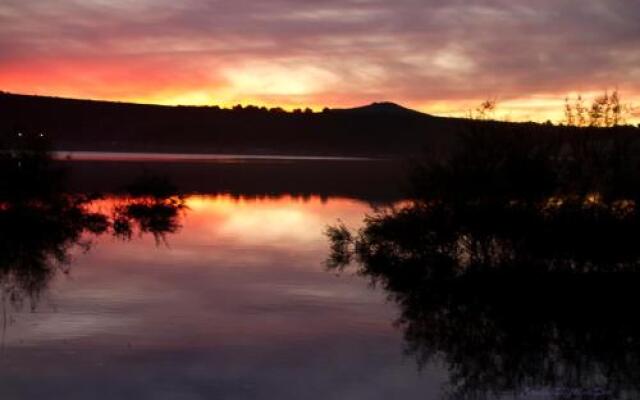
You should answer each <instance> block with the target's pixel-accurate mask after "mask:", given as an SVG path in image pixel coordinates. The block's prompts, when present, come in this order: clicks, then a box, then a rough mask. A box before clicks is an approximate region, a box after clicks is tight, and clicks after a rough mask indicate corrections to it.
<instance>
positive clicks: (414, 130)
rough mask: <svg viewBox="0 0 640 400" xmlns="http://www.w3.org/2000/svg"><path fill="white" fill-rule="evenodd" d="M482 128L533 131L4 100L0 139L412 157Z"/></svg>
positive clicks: (380, 117)
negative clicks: (26, 136) (25, 136)
mask: <svg viewBox="0 0 640 400" xmlns="http://www.w3.org/2000/svg"><path fill="white" fill-rule="evenodd" d="M479 125H483V126H485V127H490V128H491V129H493V130H500V129H505V128H513V127H516V128H518V129H520V128H524V127H530V126H531V125H532V124H508V123H502V122H482V121H470V120H464V119H455V118H442V117H434V116H431V115H428V114H423V113H420V112H418V111H414V110H410V109H407V108H404V107H402V106H399V105H397V104H393V103H374V104H371V105H368V106H365V107H359V108H352V109H325V111H323V112H320V113H312V112H301V111H299V112H285V111H283V110H281V109H270V110H268V109H266V108H259V107H254V106H248V107H242V108H241V107H234V108H233V109H222V108H219V107H195V106H159V105H146V104H130V103H118V102H107V101H90V100H75V99H64V98H55V97H41V96H27V95H17V94H9V93H0V132H2V133H4V134H16V133H17V132H27V133H32V134H39V133H41V132H42V133H45V134H46V136H47V137H48V138H49V139H50V140H51V142H52V143H53V146H54V148H55V149H57V150H96V151H145V152H147V151H148V152H189V153H245V154H248V153H253V154H308V155H368V156H406V155H412V154H417V153H419V152H420V151H421V150H422V149H423V148H424V147H434V146H443V145H445V146H446V145H448V144H450V143H451V141H452V140H453V138H454V137H455V136H456V134H457V133H459V132H463V131H466V130H468V129H470V128H471V127H474V126H479ZM535 126H536V127H540V129H541V130H542V129H550V128H549V127H544V126H542V125H535ZM555 129H557V128H555Z"/></svg>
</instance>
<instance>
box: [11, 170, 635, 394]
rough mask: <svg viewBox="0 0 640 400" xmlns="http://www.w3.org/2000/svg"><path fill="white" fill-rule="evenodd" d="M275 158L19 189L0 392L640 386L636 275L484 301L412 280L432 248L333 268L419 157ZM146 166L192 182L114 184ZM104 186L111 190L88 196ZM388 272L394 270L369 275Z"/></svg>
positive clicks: (622, 389)
mask: <svg viewBox="0 0 640 400" xmlns="http://www.w3.org/2000/svg"><path fill="white" fill-rule="evenodd" d="M280 161H281V162H274V160H261V159H260V160H252V161H250V162H249V161H247V160H244V161H243V162H239V163H234V164H227V163H210V162H207V163H195V162H193V163H192V162H179V163H167V162H164V161H163V162H152V163H148V162H143V161H140V160H138V161H131V162H129V163H119V162H113V161H107V160H99V161H94V162H88V161H85V162H73V163H66V162H65V163H62V164H65V168H67V167H68V166H69V165H72V166H73V168H72V169H71V170H69V171H67V172H68V173H69V174H68V177H69V181H68V182H66V184H67V187H66V189H65V190H66V192H64V194H60V193H57V191H56V193H57V194H54V195H53V196H52V195H51V194H50V193H48V192H43V193H44V194H41V195H42V196H44V197H43V198H44V199H45V200H42V201H41V202H38V201H36V202H32V203H28V204H27V203H24V202H21V201H16V200H15V199H13V198H12V197H11V196H9V197H7V198H8V200H5V202H4V203H2V206H1V207H0V227H1V228H2V229H0V267H1V268H0V287H1V290H2V307H3V309H2V318H1V319H2V332H1V333H2V335H1V347H0V397H1V398H8V399H42V398H65V399H89V398H90V399H211V398H216V399H258V398H259V399H392V398H393V399H395V398H403V399H444V398H513V396H512V394H514V393H516V394H517V395H518V398H522V399H546V398H561V399H574V398H580V399H603V400H604V399H614V398H634V397H633V393H638V392H637V390H636V388H637V384H636V382H640V376H638V373H640V356H639V354H640V339H639V338H640V324H638V323H636V322H635V321H636V318H635V310H634V309H631V306H629V304H632V301H630V300H629V299H633V298H635V296H634V295H633V293H635V287H637V286H635V285H636V282H637V281H635V280H629V279H626V278H624V277H623V278H622V279H621V280H622V281H624V282H627V283H626V284H623V285H620V283H616V285H617V286H614V287H613V290H610V291H609V292H599V291H598V289H600V288H601V285H599V283H598V282H599V280H598V281H596V283H597V284H598V285H596V286H588V285H587V286H585V287H586V292H580V291H578V290H577V289H575V290H574V292H572V293H573V295H572V294H571V292H568V293H569V295H568V296H564V297H562V296H561V297H550V296H547V297H545V296H540V298H537V297H536V293H551V291H547V292H545V290H547V289H550V287H548V286H547V288H545V287H544V285H548V284H549V282H550V281H544V280H541V284H540V287H539V289H540V290H538V288H537V287H536V286H535V285H536V284H535V283H532V282H530V281H527V282H524V284H523V283H522V282H520V283H518V282H519V281H518V280H517V279H514V280H510V281H507V282H508V285H507V289H508V290H507V297H506V298H507V299H513V300H514V302H511V301H510V300H508V301H503V300H502V298H500V297H496V296H492V294H491V293H484V294H483V293H480V295H479V296H478V292H483V290H482V289H480V290H478V288H477V287H474V288H473V290H472V292H473V295H470V296H467V295H466V292H465V291H464V290H463V291H462V292H456V293H448V292H447V291H446V290H444V291H442V290H441V291H438V290H436V291H434V293H431V292H430V290H432V289H434V288H429V289H425V288H428V285H427V286H425V285H423V282H421V281H420V278H419V277H420V276H422V275H420V274H419V273H418V274H414V273H415V272H420V271H423V270H424V265H418V269H414V270H413V271H412V270H408V271H406V273H405V272H403V271H402V270H399V268H400V267H403V265H404V264H406V266H404V267H405V268H412V267H411V262H412V260H414V259H417V260H420V259H421V258H420V257H422V253H420V254H400V253H399V254H395V255H393V257H391V258H390V259H393V260H400V263H399V265H400V267H398V265H396V268H388V267H389V266H388V265H380V264H376V260H375V259H370V260H367V268H366V269H360V270H358V269H357V268H351V269H346V270H344V271H341V272H340V271H337V270H335V269H330V268H329V267H328V266H327V260H328V257H329V255H330V254H333V253H331V241H330V240H329V238H328V236H327V235H326V229H327V227H328V226H329V225H334V224H336V222H337V221H338V220H340V221H342V222H344V223H345V224H346V225H347V226H348V227H350V228H352V229H357V228H358V227H361V226H363V224H364V223H365V222H364V221H365V216H366V215H367V214H370V213H372V212H374V209H375V207H378V206H379V205H381V204H394V203H397V202H400V201H402V197H401V195H400V193H401V190H400V189H399V188H398V187H397V185H398V183H399V182H400V181H401V179H400V176H401V174H400V173H399V171H404V170H403V169H402V168H400V166H398V165H397V164H393V163H389V162H388V161H378V162H376V161H372V160H368V161H358V162H353V161H349V160H280ZM345 163H346V164H345ZM140 174H142V176H146V177H149V176H163V177H166V178H168V179H169V180H170V181H171V182H173V183H175V184H176V185H177V186H178V188H179V189H180V193H183V195H181V196H169V197H167V196H165V197H162V196H160V197H153V196H151V197H148V196H147V197H145V196H142V197H136V195H133V194H132V193H133V192H129V195H124V194H123V192H122V191H118V188H122V187H123V185H125V184H127V183H131V180H132V179H133V178H134V177H135V176H137V175H140ZM156 183H157V181H156ZM44 186H46V185H44ZM94 191H101V192H103V193H111V194H107V195H104V196H102V197H100V198H97V199H93V200H88V198H87V197H86V196H87V194H88V193H91V192H94ZM118 193H120V194H118ZM216 193H217V194H216ZM5 195H6V194H5ZM400 226H403V225H400ZM405 226H406V225H405ZM418 228H419V227H418ZM388 233H389V234H391V237H393V235H395V233H396V230H393V229H392V230H391V231H390V232H388ZM380 239H381V240H386V237H385V236H384V234H383V235H382V236H380ZM425 255H426V256H429V253H425ZM601 255H602V254H601ZM403 257H404V258H403ZM403 263H404V264H403ZM356 271H360V273H359V274H358V273H356ZM373 276H378V278H380V277H382V278H383V279H378V280H377V282H378V284H377V285H373V284H372V283H371V282H372V280H371V277H373ZM412 276H415V277H418V279H415V280H414V279H413V278H411V277H412ZM509 279H511V278H509ZM487 282H489V281H487ZM624 282H623V283H624ZM494 285H496V284H495V283H494ZM498 285H499V283H498ZM522 288H528V289H527V291H526V292H523V291H522V290H521V289H522ZM594 288H595V290H594ZM503 289H504V288H502V289H501V290H500V292H501V293H502V292H504V290H503ZM552 289H554V291H553V293H555V295H557V293H558V290H557V289H558V287H554V288H552ZM492 291H493V289H490V290H488V291H487V290H485V291H484V292H492ZM563 291H564V290H563V288H562V287H561V286H560V292H563ZM565 292H566V291H565ZM519 293H524V294H522V295H519ZM603 293H604V294H603ZM616 293H620V294H622V296H617V294H616ZM523 296H524V297H525V299H524V301H523V299H522V297H523ZM580 296H583V297H580ZM598 296H601V297H602V298H601V299H599V298H598ZM573 297H575V299H574V300H572V301H567V299H569V300H570V299H571V298H573ZM558 298H560V299H562V300H554V299H558ZM545 299H546V300H545ZM515 300H517V302H516V301H515ZM583 300H585V301H586V300H588V301H589V302H588V303H585V302H584V301H583ZM558 304H560V305H562V307H560V309H557V307H556V305H558ZM585 304H588V305H586V306H585ZM622 304H625V305H626V306H624V307H622V306H621V305H622ZM556 309H557V310H556ZM636 367H638V368H636ZM634 390H636V391H634ZM627 393H631V394H628V395H625V396H623V394H627Z"/></svg>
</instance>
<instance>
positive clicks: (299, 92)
mask: <svg viewBox="0 0 640 400" xmlns="http://www.w3.org/2000/svg"><path fill="white" fill-rule="evenodd" d="M638 20H640V3H637V2H629V1H625V0H611V1H607V2H603V1H600V0H540V1H536V2H535V3H532V2H530V1H527V0H480V1H475V2H473V4H469V2H467V1H461V0H454V1H444V0H398V1H394V2H389V1H383V0H346V1H345V0H340V1H338V0H310V1H304V2H300V1H297V0H270V1H264V0H261V1H258V0H237V1H234V2H228V1H219V0H186V1H182V2H170V1H167V0H159V1H130V0H110V1H108V0H90V1H80V0H55V1H48V2H46V3H43V2H24V1H21V0H5V1H3V3H2V4H1V5H0V87H2V88H4V89H5V90H15V91H42V92H46V93H50V94H52V93H51V92H54V91H59V90H61V89H60V88H59V87H58V86H61V85H58V86H55V87H54V86H52V85H51V84H49V83H46V82H45V83H39V84H37V85H36V84H34V85H29V79H27V77H24V79H22V80H20V81H14V80H13V78H12V75H11V74H10V71H12V69H11V68H12V66H13V67H15V66H20V68H24V69H25V70H27V71H31V73H32V74H33V76H34V82H37V81H38V79H36V78H37V77H38V75H40V74H42V73H44V72H45V71H46V65H47V64H48V63H50V62H53V63H56V62H57V63H60V64H66V65H74V63H76V64H77V65H79V66H83V65H86V64H94V65H100V68H96V70H97V71H98V72H96V70H90V69H86V70H84V71H82V70H80V72H81V73H83V74H84V75H86V76H87V77H88V79H87V80H86V83H84V84H83V83H81V82H80V83H78V82H76V80H74V79H73V75H74V74H76V73H78V71H77V70H76V69H74V68H72V67H68V69H69V70H70V71H73V73H71V72H70V73H69V76H65V75H64V74H63V75H60V76H58V77H57V82H65V81H69V82H70V84H69V85H62V86H68V88H67V89H65V90H66V92H73V94H75V95H80V96H83V97H95V96H101V95H105V94H106V95H107V96H108V97H109V98H112V97H114V96H116V95H117V96H118V98H119V99H125V100H130V99H154V100H158V99H161V98H162V97H163V96H168V95H166V94H167V93H172V95H171V96H168V97H166V98H167V99H171V98H179V97H180V95H179V94H180V93H190V92H193V93H201V94H202V93H205V92H206V93H207V94H206V95H202V96H200V97H199V98H201V99H212V100H214V102H215V99H216V98H217V97H218V98H221V99H223V100H224V101H225V102H233V101H238V102H242V101H245V100H247V99H251V100H254V101H257V102H260V101H262V102H269V101H280V102H282V103H284V105H287V104H294V103H300V102H304V103H305V104H306V103H309V104H312V105H324V104H326V105H353V104H358V103H362V102H366V101H373V100H380V99H381V98H385V99H393V100H396V101H400V102H404V103H407V104H409V105H413V106H416V105H425V107H427V105H428V104H429V103H430V102H436V101H437V102H440V104H442V102H449V103H451V104H454V103H455V104H462V103H465V102H474V101H476V100H478V99H481V98H484V97H488V96H490V97H498V98H501V99H505V100H513V99H526V98H530V97H536V98H538V97H539V96H549V97H553V96H556V97H563V95H564V94H566V93H567V92H570V91H575V90H581V91H585V92H589V91H595V90H604V89H606V88H611V87H614V86H618V87H619V88H621V90H622V91H623V94H624V93H627V94H628V97H630V98H632V99H636V98H638V97H640V39H639V38H640V24H637V21H638ZM52 60H57V61H52ZM129 68H132V69H134V70H136V71H138V72H139V74H133V75H134V76H129V75H130V74H127V73H126V70H128V69H129ZM108 70H113V71H122V72H121V73H114V75H116V76H114V77H110V78H109V82H107V83H104V82H103V83H95V81H96V79H92V78H91V76H92V75H100V74H101V73H103V72H100V71H108ZM147 71H151V73H150V74H149V75H150V76H151V77H152V78H153V79H151V78H148V79H147V78H145V75H146V72H147ZM158 75H160V76H166V79H165V78H162V79H157V76H158ZM171 77H174V79H171ZM190 77H197V79H190ZM145 79H146V80H148V81H149V84H141V83H140V82H138V81H139V80H145ZM97 80H98V81H101V80H100V79H97ZM100 84H102V85H107V84H108V85H109V87H110V89H112V90H104V89H103V88H100V87H99V86H100ZM116 88H118V89H117V90H116ZM111 91H113V94H112V95H109V92H111ZM123 93H126V95H123ZM63 94H64V93H63ZM299 105H304V104H299Z"/></svg>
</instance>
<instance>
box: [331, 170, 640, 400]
mask: <svg viewBox="0 0 640 400" xmlns="http://www.w3.org/2000/svg"><path fill="white" fill-rule="evenodd" d="M519 161H523V160H519ZM524 161H526V160H524ZM535 161H536V162H538V161H539V160H535ZM523 164H525V165H524V168H525V170H526V171H527V173H535V174H537V173H538V172H540V169H529V168H528V166H527V165H526V162H525V163H523ZM485 165H486V164H485ZM513 165H514V164H510V166H509V168H510V169H511V170H510V171H505V169H501V168H503V167H497V168H498V175H499V174H500V173H501V172H508V173H509V174H511V173H514V176H516V177H517V176H518V174H519V173H521V172H522V171H519V170H517V169H516V170H513ZM521 165H522V164H521ZM457 168H463V167H457ZM471 171H473V173H477V172H478V171H479V170H478V169H472V170H471ZM423 172H424V171H423ZM542 172H543V173H547V172H549V171H545V170H542ZM552 172H553V170H552ZM443 173H451V169H446V168H444V169H440V170H439V171H438V174H443ZM427 175H428V178H429V179H433V178H436V177H437V176H436V174H435V173H434V172H433V170H430V171H427ZM463 175H464V174H463ZM440 176H441V175H440ZM487 176H493V177H495V176H496V173H495V171H494V172H492V173H491V174H488V175H487ZM539 177H540V176H539ZM463 178H468V176H464V177H463ZM552 178H553V177H552ZM633 178H635V177H633ZM425 181H426V179H425V180H423V181H422V182H425ZM541 181H544V182H548V179H547V178H546V177H545V179H544V180H539V181H538V182H541ZM431 183H432V184H433V186H431V187H432V188H434V187H437V185H435V181H433V180H432V181H431ZM581 183H583V182H573V184H581ZM445 184H446V185H455V182H450V181H447V182H445ZM502 187H503V188H506V189H508V190H505V191H500V192H498V191H492V189H494V188H495V187H494V188H491V187H488V188H486V190H482V189H481V186H477V187H475V188H474V190H475V189H477V191H476V192H475V193H472V194H464V193H462V194H461V192H460V191H458V192H455V193H452V192H453V189H444V190H443V191H442V192H440V194H442V195H439V196H434V197H431V198H429V197H427V196H424V197H419V198H418V200H415V201H412V202H411V203H410V204H406V205H404V206H398V207H397V208H395V209H387V210H383V211H380V212H379V213H377V214H374V215H373V216H370V217H368V218H367V219H366V220H365V224H364V227H363V228H362V229H361V230H359V231H358V232H356V233H353V232H351V231H349V230H348V229H347V228H346V227H344V226H335V227H332V228H330V229H329V230H328V236H329V238H330V241H331V246H332V253H331V256H330V258H329V260H328V263H329V265H330V266H331V267H332V268H337V269H342V268H346V267H347V266H348V265H349V264H352V263H353V264H356V265H357V269H358V272H359V274H361V275H363V276H365V277H367V278H368V279H370V280H371V281H372V282H373V283H374V284H376V285H379V286H381V287H383V288H384V289H385V291H386V292H387V293H388V295H389V298H390V299H391V300H392V301H394V302H395V303H397V304H398V306H399V307H400V311H401V313H400V317H399V318H398V320H397V325H398V327H400V328H401V329H402V330H403V332H404V336H405V340H406V346H407V351H408V352H409V353H410V354H412V355H414V356H415V357H416V359H417V361H418V363H419V364H420V365H424V364H425V363H427V362H431V361H438V360H439V361H443V362H444V363H445V365H446V366H447V368H448V371H449V378H450V380H449V385H448V387H447V390H446V393H447V395H448V396H450V397H451V398H465V399H466V398H488V397H494V396H500V395H510V394H515V395H524V394H526V393H527V392H528V391H531V390H539V391H543V393H544V395H543V396H544V397H557V398H572V399H573V398H590V399H591V398H599V399H605V398H606V399H609V398H611V399H613V398H637V396H640V320H638V319H637V308H636V307H635V305H636V304H637V303H638V300H640V294H639V293H638V291H637V288H638V287H639V285H640V271H639V268H640V237H638V235H637V233H638V232H640V215H639V214H638V212H637V211H636V201H635V200H634V199H633V198H631V199H628V200H620V199H619V198H618V199H616V198H615V197H613V196H610V197H608V198H607V197H603V196H602V195H596V194H588V193H584V194H580V193H579V192H578V191H571V192H570V193H571V194H570V195H561V194H560V193H561V191H560V190H556V191H553V189H554V188H556V189H557V188H560V189H563V188H564V187H562V186H559V185H558V184H557V183H556V184H555V186H551V188H550V189H547V190H549V191H548V192H544V191H542V190H540V191H537V192H534V193H532V194H531V195H528V194H523V193H522V192H521V193H517V192H515V191H511V192H510V193H509V190H511V189H514V188H515V187H516V186H515V185H510V184H507V185H504V186H502ZM442 188H443V187H442V186H440V187H439V188H438V189H440V190H442ZM420 189H421V190H425V188H424V187H423V188H420ZM524 189H526V188H524ZM540 192H542V193H543V194H544V195H540ZM423 193H424V192H423ZM447 194H451V196H447ZM445 198H446V201H443V200H433V199H445Z"/></svg>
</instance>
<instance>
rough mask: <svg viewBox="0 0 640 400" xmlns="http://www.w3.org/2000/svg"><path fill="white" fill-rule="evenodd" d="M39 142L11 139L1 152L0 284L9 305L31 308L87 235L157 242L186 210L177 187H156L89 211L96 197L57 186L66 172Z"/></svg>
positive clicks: (86, 242) (86, 244)
mask: <svg viewBox="0 0 640 400" xmlns="http://www.w3.org/2000/svg"><path fill="white" fill-rule="evenodd" d="M27 139H28V138H27ZM25 140H26V139H25ZM42 147H43V146H41V144H39V143H36V144H35V145H34V144H33V143H28V144H27V145H25V146H24V147H23V148H18V150H16V146H15V144H14V146H13V147H11V151H5V152H3V153H2V154H1V155H0V182H2V184H1V185H0V285H1V288H2V297H3V300H4V301H5V302H7V301H8V302H10V303H11V304H13V305H15V306H20V305H21V304H22V303H23V302H24V301H25V300H28V301H29V303H30V305H31V307H34V306H35V305H36V304H37V300H38V298H39V296H40V294H41V293H42V291H43V290H44V289H46V287H47V285H48V283H49V281H50V280H51V278H52V277H53V276H54V275H55V274H56V273H57V272H59V271H66V268H67V267H68V266H69V263H70V261H71V260H70V254H71V251H72V249H74V248H77V247H80V248H81V249H83V250H85V251H86V250H88V249H89V247H90V245H91V241H92V239H93V238H95V237H97V236H99V235H106V234H109V235H114V236H118V237H123V236H124V237H127V238H131V236H132V235H133V234H134V233H136V232H138V233H139V235H142V234H145V233H151V234H153V235H154V237H155V238H156V240H160V239H163V238H164V235H165V234H167V233H174V232H176V231H177V230H178V229H179V228H180V223H179V220H180V216H181V214H180V212H181V210H183V209H184V200H183V199H182V198H181V197H179V196H176V195H174V194H175V191H172V193H168V192H160V191H159V190H160V189H162V188H161V187H160V186H158V185H156V186H149V187H146V188H142V189H143V190H142V191H135V192H134V191H131V192H130V194H128V195H127V196H120V197H116V198H113V199H111V200H112V201H111V202H110V203H111V204H113V206H112V209H109V210H107V211H99V212H98V211H93V210H92V207H91V203H92V201H93V200H95V199H96V197H95V196H93V197H89V196H86V195H83V194H69V193H65V192H64V191H63V190H62V189H61V188H62V185H63V184H64V175H63V174H62V172H61V171H57V170H56V169H55V168H54V167H52V165H51V164H50V162H49V158H48V156H47V153H46V151H45V150H44V149H43V148H42ZM154 190H155V191H154ZM163 190H164V189H163Z"/></svg>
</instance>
